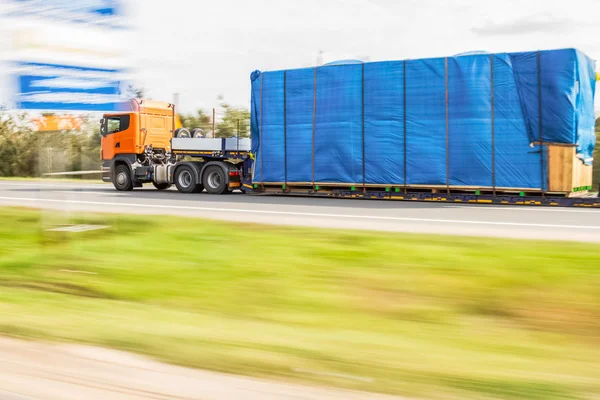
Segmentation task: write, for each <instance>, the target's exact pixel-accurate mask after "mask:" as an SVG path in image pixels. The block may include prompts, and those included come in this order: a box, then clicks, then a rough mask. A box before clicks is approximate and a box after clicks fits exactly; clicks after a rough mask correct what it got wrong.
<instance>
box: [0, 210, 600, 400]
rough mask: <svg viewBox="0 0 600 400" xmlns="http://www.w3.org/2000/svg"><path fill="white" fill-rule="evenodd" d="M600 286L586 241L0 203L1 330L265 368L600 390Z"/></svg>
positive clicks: (282, 373) (446, 395)
mask: <svg viewBox="0 0 600 400" xmlns="http://www.w3.org/2000/svg"><path fill="white" fill-rule="evenodd" d="M64 223H86V224H90V223H92V224H93V223H97V224H101V225H109V226H110V228H109V229H105V230H98V231H91V232H86V233H64V232H50V231H47V228H49V227H53V226H56V225H59V224H64ZM599 287H600V253H599V252H598V251H597V248H595V247H594V246H593V245H589V244H577V243H552V242H530V241H510V240H499V239H476V238H472V239H469V238H459V237H442V236H439V237H436V236H429V235H408V234H383V233H382V234H378V233H364V232H341V231H332V230H312V229H295V228H285V227H272V226H261V225H243V224H228V223H219V222H209V221H204V220H196V219H183V218H170V217H137V216H115V215H86V216H62V215H59V214H56V212H51V213H49V212H40V211H33V210H24V209H16V208H3V209H0V333H1V334H5V335H11V336H16V337H22V338H34V339H49V340H58V341H76V342H83V343H89V344H95V345H102V346H108V347H114V348H118V349H123V350H128V351H134V352H138V353H142V354H146V355H150V356H153V357H156V358H159V359H162V360H165V361H168V362H172V363H177V364H181V365H186V366H192V367H198V368H206V369H212V370H217V371H226V372H232V373H238V374H246V375H251V376H260V377H270V378H281V379H288V380H290V379H291V380H299V381H312V382H316V383H319V384H326V385H334V386H340V387H346V388H353V389H360V390H367V391H378V392H386V393H395V394H403V395H407V396H414V397H423V398H430V399H453V398H455V399H465V398H478V399H499V398H500V399H540V400H542V399H544V400H548V399H592V398H596V397H594V396H595V395H597V393H600V307H599V305H600V290H599V289H598V288H599ZM306 371H312V372H316V373H317V374H315V373H307V372H306ZM353 377H357V379H354V378H353ZM358 378H360V379H358Z"/></svg>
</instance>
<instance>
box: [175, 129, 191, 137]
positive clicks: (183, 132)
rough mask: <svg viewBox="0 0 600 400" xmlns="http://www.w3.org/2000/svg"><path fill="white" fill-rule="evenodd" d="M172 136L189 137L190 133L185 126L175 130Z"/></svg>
mask: <svg viewBox="0 0 600 400" xmlns="http://www.w3.org/2000/svg"><path fill="white" fill-rule="evenodd" d="M173 136H174V137H176V138H191V137H192V134H191V133H190V131H188V130H187V129H185V128H179V129H176V130H175V133H174V134H173Z"/></svg>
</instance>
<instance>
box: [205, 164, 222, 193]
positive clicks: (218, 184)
mask: <svg viewBox="0 0 600 400" xmlns="http://www.w3.org/2000/svg"><path fill="white" fill-rule="evenodd" d="M202 183H203V184H204V187H205V188H206V191H207V192H208V193H210V194H223V193H225V192H226V191H227V182H226V179H225V172H223V168H221V167H219V166H217V165H212V166H210V167H208V168H206V171H204V175H203V176H202Z"/></svg>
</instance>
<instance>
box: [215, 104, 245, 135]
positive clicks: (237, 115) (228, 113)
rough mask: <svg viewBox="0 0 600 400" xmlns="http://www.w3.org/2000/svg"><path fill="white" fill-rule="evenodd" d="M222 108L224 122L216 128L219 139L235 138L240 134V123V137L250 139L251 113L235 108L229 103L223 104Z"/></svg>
mask: <svg viewBox="0 0 600 400" xmlns="http://www.w3.org/2000/svg"><path fill="white" fill-rule="evenodd" d="M221 107H222V108H223V109H224V115H223V120H222V121H221V122H219V123H218V124H217V126H216V130H217V134H216V136H217V137H233V136H237V134H238V122H239V136H240V137H249V136H250V112H249V111H248V110H247V109H245V108H235V107H232V106H230V105H229V104H227V103H222V104H221Z"/></svg>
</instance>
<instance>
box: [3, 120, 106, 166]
mask: <svg viewBox="0 0 600 400" xmlns="http://www.w3.org/2000/svg"><path fill="white" fill-rule="evenodd" d="M0 160H2V162H1V163H0V176H24V177H33V176H41V175H42V174H43V173H47V172H62V171H83V170H98V169H99V165H100V129H99V126H98V123H97V120H96V119H94V120H93V121H92V120H87V121H85V123H84V124H83V126H82V128H81V129H77V130H69V131H66V130H65V131H56V132H35V131H34V130H32V128H31V127H30V126H28V124H27V123H26V118H25V116H24V115H18V116H9V115H0Z"/></svg>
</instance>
